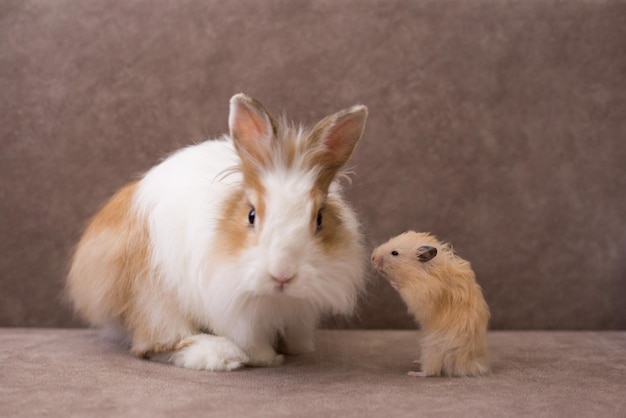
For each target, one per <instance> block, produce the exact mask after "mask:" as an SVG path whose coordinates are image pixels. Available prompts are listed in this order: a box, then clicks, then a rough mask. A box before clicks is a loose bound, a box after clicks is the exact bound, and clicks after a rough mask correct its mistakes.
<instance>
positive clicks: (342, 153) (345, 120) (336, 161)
mask: <svg viewBox="0 0 626 418" xmlns="http://www.w3.org/2000/svg"><path fill="white" fill-rule="evenodd" d="M366 119H367V107H365V106H363V105H356V106H352V107H350V108H348V109H344V110H342V111H339V112H337V113H335V114H334V115H330V116H327V117H326V118H324V119H322V120H321V121H320V122H319V123H318V124H317V125H315V127H314V128H313V130H312V131H311V135H310V137H309V141H310V143H311V145H312V146H313V148H314V149H315V151H316V152H315V154H314V155H315V161H314V163H315V164H319V165H321V167H322V171H321V173H320V179H319V182H320V186H321V187H323V188H327V187H328V186H329V185H330V183H331V182H332V180H333V179H334V177H335V175H336V174H337V171H339V169H340V168H341V167H343V165H344V164H345V163H346V162H347V161H348V159H350V156H351V155H352V152H353V151H354V149H355V147H356V144H357V142H359V139H361V136H362V135H363V130H364V129H365V120H366Z"/></svg>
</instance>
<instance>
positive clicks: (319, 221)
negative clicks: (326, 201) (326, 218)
mask: <svg viewBox="0 0 626 418" xmlns="http://www.w3.org/2000/svg"><path fill="white" fill-rule="evenodd" d="M322 220H323V217H322V210H321V209H320V211H319V212H317V230H318V231H319V230H320V229H322Z"/></svg>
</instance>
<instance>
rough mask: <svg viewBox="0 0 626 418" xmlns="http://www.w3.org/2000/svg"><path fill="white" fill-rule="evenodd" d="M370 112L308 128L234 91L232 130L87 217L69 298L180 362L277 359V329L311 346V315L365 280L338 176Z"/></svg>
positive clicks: (288, 341)
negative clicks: (274, 115)
mask: <svg viewBox="0 0 626 418" xmlns="http://www.w3.org/2000/svg"><path fill="white" fill-rule="evenodd" d="M366 116H367V109H366V108H365V107H364V106H354V107H352V108H349V109H346V110H344V111H342V112H338V113H336V114H334V115H331V116H329V117H327V118H325V119H324V120H322V121H321V122H320V123H319V124H318V125H316V127H315V128H314V129H313V130H304V129H302V128H294V127H293V126H290V125H288V124H287V123H285V122H284V121H281V122H280V123H276V122H275V121H274V120H273V119H272V118H271V116H269V114H267V112H266V111H265V109H264V108H263V107H262V106H261V105H260V104H259V103H258V102H256V101H254V100H253V99H251V98H249V97H247V96H245V95H243V94H239V95H235V96H233V98H232V99H231V111H230V116H229V126H230V131H231V132H230V135H227V136H224V137H223V138H221V139H218V140H209V141H206V142H203V143H201V144H197V145H193V146H190V147H187V148H185V149H182V150H180V151H178V152H176V153H174V154H173V155H171V156H170V157H168V158H167V159H165V160H164V161H163V162H162V163H160V164H159V165H157V166H156V167H154V168H152V169H151V170H149V171H148V172H147V173H146V174H145V176H144V177H143V178H142V179H140V180H139V181H138V182H135V183H131V184H129V185H127V186H126V187H125V188H123V189H122V190H121V191H120V192H118V194H117V195H116V196H114V197H113V198H112V199H111V201H110V202H109V203H108V204H107V206H105V207H104V208H103V210H102V211H101V212H100V213H99V214H98V215H96V216H95V217H94V219H93V220H92V222H91V224H90V226H89V227H88V228H87V231H86V232H85V234H84V235H83V238H82V239H81V242H80V243H79V245H78V247H77V250H76V253H75V255H74V259H73V263H72V267H71V270H70V274H69V276H68V285H67V288H68V293H69V295H70V298H71V300H72V301H73V302H74V306H75V309H76V310H77V311H78V312H79V313H80V314H82V315H83V316H84V317H85V318H86V319H87V320H88V321H89V322H90V323H92V324H93V325H97V326H110V325H113V326H116V327H120V328H122V329H124V330H126V331H127V332H128V334H129V336H130V340H131V351H132V352H133V353H134V354H135V355H137V356H142V357H148V358H152V359H154V360H158V361H164V362H169V363H172V364H175V365H178V366H182V367H188V368H194V369H209V370H232V369H236V368H238V367H241V366H242V365H244V364H248V365H256V366H267V365H277V364H280V363H281V362H282V360H283V357H282V355H280V354H278V353H277V352H276V349H277V341H278V338H279V337H280V339H281V341H282V347H283V348H284V349H283V350H282V351H283V352H285V353H298V352H306V351H311V350H313V348H314V341H313V331H314V329H315V327H316V325H317V323H318V322H319V320H320V317H321V315H323V314H326V313H333V314H334V313H341V314H349V313H351V312H352V310H353V308H354V306H355V303H356V300H357V297H358V294H359V293H360V292H361V291H362V290H363V288H364V280H365V274H364V266H363V260H364V247H363V243H362V241H363V240H362V236H361V232H360V226H359V223H358V221H357V219H356V216H355V214H354V212H353V211H352V210H351V209H350V207H349V206H348V205H347V204H346V203H345V202H344V200H343V198H342V197H341V188H340V186H339V183H338V182H337V180H336V177H337V176H339V175H340V174H341V173H340V169H341V166H343V164H344V163H345V162H346V160H347V159H348V158H349V157H350V155H351V153H352V151H353V149H354V147H355V146H356V143H357V142H358V140H359V138H360V137H361V134H362V131H363V127H364V124H365V119H366ZM242 202H243V203H242ZM242 205H243V207H242ZM253 209H254V211H255V216H254V218H253V220H252V221H251V220H250V219H252V218H251V215H252V212H251V210H253ZM319 211H321V212H320V213H321V214H322V217H321V218H319V217H318V212H319ZM320 220H321V222H322V223H321V227H318V225H317V223H318V221H320ZM251 223H252V224H251Z"/></svg>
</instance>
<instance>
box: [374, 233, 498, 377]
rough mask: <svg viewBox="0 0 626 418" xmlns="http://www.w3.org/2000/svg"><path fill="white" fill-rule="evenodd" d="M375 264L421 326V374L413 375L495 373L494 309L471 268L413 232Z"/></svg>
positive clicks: (384, 248) (383, 250)
mask: <svg viewBox="0 0 626 418" xmlns="http://www.w3.org/2000/svg"><path fill="white" fill-rule="evenodd" d="M372 264H373V266H374V268H375V269H376V270H377V271H378V272H379V273H380V274H381V275H382V276H383V277H385V278H386V279H387V280H388V281H389V283H390V284H391V285H392V286H393V287H394V288H395V289H396V290H397V291H398V292H399V293H400V296H401V297H402V299H403V300H404V302H405V303H406V305H407V307H408V309H409V312H410V313H411V314H413V315H414V317H415V320H416V321H417V322H418V323H419V324H420V328H421V330H422V341H421V350H420V364H421V372H419V373H416V372H409V374H410V375H412V376H478V375H483V374H486V373H487V372H488V371H489V368H488V365H487V323H488V321H489V308H488V306H487V303H486V302H485V299H484V297H483V294H482V291H481V288H480V286H479V285H478V284H477V283H476V277H475V275H474V272H473V271H472V268H471V266H470V263H469V262H467V261H466V260H463V259H462V258H460V257H459V256H457V255H456V254H455V253H454V251H453V250H452V248H451V247H450V245H449V244H446V243H443V242H440V241H438V240H437V239H436V238H435V237H434V236H432V235H430V234H427V233H418V232H414V231H409V232H405V233H403V234H401V235H398V236H396V237H394V238H391V239H390V240H389V241H388V242H386V243H384V244H382V245H380V246H379V247H378V248H376V249H375V250H374V251H373V253H372Z"/></svg>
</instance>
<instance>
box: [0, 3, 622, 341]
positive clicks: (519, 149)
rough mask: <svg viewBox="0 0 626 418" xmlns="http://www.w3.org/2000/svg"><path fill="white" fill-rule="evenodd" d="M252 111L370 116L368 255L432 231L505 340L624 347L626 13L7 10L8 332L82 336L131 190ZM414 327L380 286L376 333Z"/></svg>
mask: <svg viewBox="0 0 626 418" xmlns="http://www.w3.org/2000/svg"><path fill="white" fill-rule="evenodd" d="M239 91H245V92H247V93H249V94H250V95H252V96H254V97H256V98H258V99H259V100H260V101H262V102H263V103H264V105H265V106H266V107H267V108H268V109H270V111H272V112H273V113H275V114H280V113H281V112H283V111H284V112H286V113H287V114H288V115H289V117H290V118H291V119H293V120H297V121H303V122H306V123H309V124H312V123H314V122H315V121H317V120H318V119H320V118H321V117H323V116H324V115H326V114H329V113H331V112H334V111H336V110H339V109H341V108H343V107H346V106H349V105H352V104H354V103H357V102H358V103H363V104H366V105H367V106H368V107H369V110H370V117H369V120H368V125H367V128H366V133H365V135H364V138H363V141H362V143H361V145H360V147H359V148H358V150H357V151H356V153H355V156H354V159H353V161H352V165H353V166H354V167H355V171H356V175H355V176H354V178H353V184H352V186H351V188H350V189H349V190H348V197H349V199H350V200H351V202H352V203H353V205H354V207H355V209H356V210H357V212H358V213H359V214H360V216H361V219H362V222H363V225H364V229H365V232H366V233H367V236H368V240H369V242H370V247H373V246H374V245H376V244H378V243H380V242H381V241H384V240H386V239H387V238H388V237H390V236H392V235H395V234H397V233H399V232H402V231H403V230H405V229H409V228H411V229H417V230H425V231H431V232H433V233H435V234H436V235H438V236H439V237H440V238H442V239H445V240H449V241H451V242H452V243H453V244H454V246H455V248H456V249H457V251H458V252H459V254H460V255H461V256H463V257H464V258H467V259H469V260H470V261H471V262H472V264H473V266H474V268H475V270H476V273H477V276H478V281H479V283H480V284H481V285H482V287H483V289H484V292H485V296H486V299H487V302H488V303H489V305H490V307H491V310H492V322H491V324H492V327H493V328H508V329H523V328H533V329H542V328H547V329H559V328H562V329H585V328H587V329H589V328H592V329H626V303H624V300H626V171H625V169H624V166H626V2H625V1H617V0H606V1H604V0H595V1H593V0H585V1H583V0H580V1H579V0H574V1H567V2H563V1H555V0H529V1H514V0H471V1H468V0H445V1H426V0H416V1H384V0H378V1H377V0H366V1H362V0H349V1H344V0H341V1H335V0H319V1H290V0H265V1H258V2H257V1H252V0H251V1H227V2H224V1H199V0H198V1H195V0H191V1H168V0H150V1H148V0H145V1H135V0H131V1H122V0H119V1H100V0H51V1H45V2H41V1H22V0H16V1H11V0H1V1H0V96H1V99H0V141H1V142H0V144H1V147H2V148H1V154H0V325H4V326H76V325H79V324H80V323H79V322H78V321H76V320H75V319H74V318H73V316H72V313H71V311H70V310H69V309H68V308H67V307H66V306H64V305H63V304H62V303H61V302H60V300H61V298H60V294H61V290H62V283H63V279H64V275H65V272H66V267H67V263H68V258H69V255H70V253H71V248H72V245H73V244H74V243H75V242H76V240H77V239H78V237H79V235H80V231H81V229H82V228H83V226H84V224H85V222H86V220H87V219H88V218H89V217H90V216H91V215H92V214H93V213H94V212H95V211H96V210H97V209H98V208H99V206H100V205H101V204H102V203H103V202H104V201H105V200H106V199H107V198H108V197H109V196H110V195H111V194H112V193H113V192H114V191H115V190H116V189H117V188H119V187H120V186H121V185H122V184H124V183H125V182H126V181H127V180H129V179H130V178H131V177H133V176H136V175H137V174H138V173H141V172H143V171H145V170H146V169H148V168H149V167H150V166H152V165H153V164H155V163H156V162H157V161H159V159H160V158H162V157H163V156H164V155H166V154H167V153H169V152H171V151H173V150H175V149H177V148H179V147H181V146H184V145H187V144H190V143H193V142H197V141H200V140H203V139H205V138H208V137H212V136H216V135H219V134H221V133H223V132H225V131H226V130H227V115H228V99H229V98H230V96H231V95H233V94H234V93H237V92H239ZM327 325H329V326H351V327H365V328H406V327H413V324H412V322H411V320H410V318H409V317H408V316H407V314H406V313H405V308H404V305H403V304H402V302H401V300H400V299H399V297H398V296H397V295H396V294H395V292H394V291H393V289H391V288H390V287H389V286H388V285H386V284H385V283H383V282H382V280H381V279H380V278H378V277H376V276H374V275H372V284H371V287H370V292H369V293H368V295H367V296H366V297H365V298H364V299H363V301H362V304H361V307H360V309H359V316H358V317H356V318H353V319H351V320H349V321H344V320H339V319H336V320H330V321H328V322H327Z"/></svg>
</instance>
